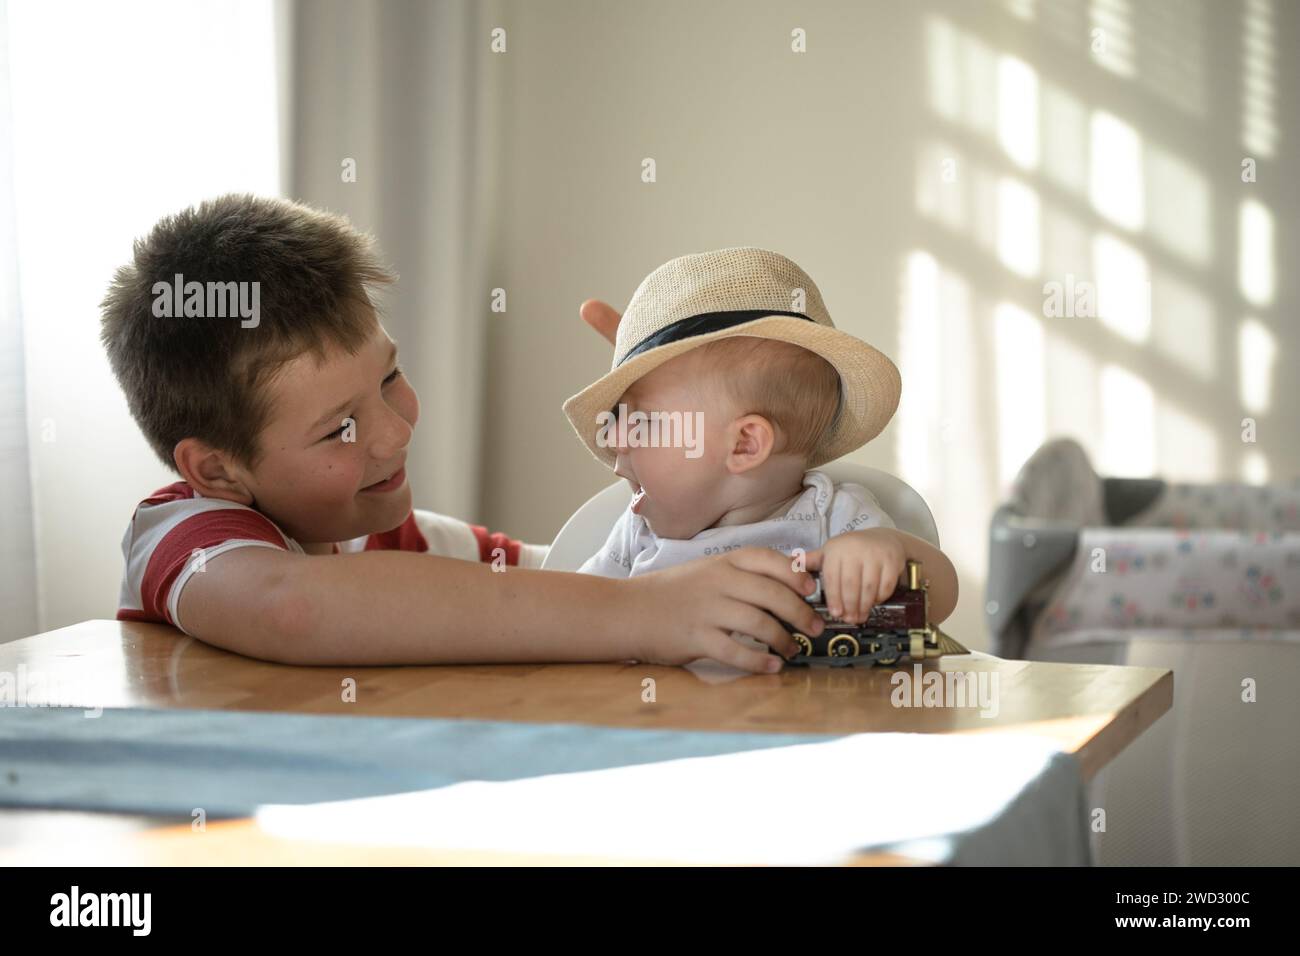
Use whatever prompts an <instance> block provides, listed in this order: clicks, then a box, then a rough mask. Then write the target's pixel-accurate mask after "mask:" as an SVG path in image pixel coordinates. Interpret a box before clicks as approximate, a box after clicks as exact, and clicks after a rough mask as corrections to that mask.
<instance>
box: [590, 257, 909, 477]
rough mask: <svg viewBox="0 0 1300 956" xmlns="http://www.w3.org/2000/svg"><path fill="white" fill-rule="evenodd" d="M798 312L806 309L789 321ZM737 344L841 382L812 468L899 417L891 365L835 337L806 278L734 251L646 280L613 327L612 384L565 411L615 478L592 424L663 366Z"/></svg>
mask: <svg viewBox="0 0 1300 956" xmlns="http://www.w3.org/2000/svg"><path fill="white" fill-rule="evenodd" d="M799 290H802V293H803V294H802V296H798V294H797V293H798V291H799ZM800 299H802V303H801V302H800ZM799 304H802V305H803V309H802V310H801V311H794V309H793V307H794V306H796V305H799ZM735 335H748V336H756V337H758V338H765V339H777V340H778V341H781V342H792V343H794V344H795V345H800V346H803V347H804V348H806V349H808V350H809V351H812V352H816V353H817V354H818V355H820V356H821V357H822V358H824V359H826V361H828V362H830V363H831V365H833V366H834V367H835V370H836V371H838V372H839V373H840V408H839V413H838V414H837V416H836V418H835V421H834V422H833V423H832V424H831V427H830V428H829V429H827V431H826V434H825V435H824V436H823V438H822V441H821V443H820V444H819V445H818V446H817V448H816V449H815V450H814V452H813V455H812V457H811V459H810V461H809V463H808V467H810V468H815V467H817V466H818V465H822V464H825V463H826V462H828V461H834V460H835V459H836V458H839V457H841V456H843V455H846V454H848V453H849V452H851V451H853V450H854V449H856V448H860V447H862V446H863V445H864V444H866V443H867V442H869V441H870V440H871V439H873V438H875V437H876V436H877V435H878V434H880V432H881V430H882V429H884V427H885V425H887V424H888V423H889V419H890V418H892V417H893V415H894V411H895V410H896V409H897V408H898V397H899V393H900V392H901V391H902V379H901V378H900V376H899V374H898V369H897V368H895V367H894V363H893V362H891V361H890V360H889V359H888V358H887V357H886V356H885V355H884V354H883V353H881V352H879V351H877V350H876V349H874V348H872V347H871V346H870V345H867V344H866V343H865V342H863V341H861V340H859V339H856V338H854V337H853V336H851V335H849V334H848V333H847V332H841V331H839V330H838V329H836V328H835V326H834V324H833V323H832V322H831V317H830V313H828V312H827V311H826V305H825V303H823V302H822V296H821V292H819V291H818V289H817V286H816V284H815V283H814V282H813V281H812V279H811V278H809V276H808V274H807V273H806V272H804V271H803V270H802V269H800V268H799V267H798V266H797V265H795V264H794V263H793V262H791V261H790V260H789V259H787V258H786V257H785V256H782V255H779V254H777V253H775V252H769V251H767V250H766V249H755V248H752V247H740V248H735V249H719V250H717V251H715V252H701V253H696V254H694V255H689V256H682V257H681V258H678V259H673V260H671V261H670V262H666V263H664V264H663V265H661V266H660V267H659V268H658V269H656V270H655V271H654V272H652V273H650V275H648V276H646V278H645V280H644V281H643V282H642V283H641V285H640V286H638V287H637V290H636V292H635V293H634V294H633V296H632V301H631V302H629V303H628V305H627V311H625V312H624V313H623V319H622V321H620V322H619V324H618V339H617V341H616V342H615V343H614V364H613V365H612V366H611V367H610V370H609V374H607V375H605V376H603V377H602V378H601V379H600V380H599V381H597V382H595V383H593V384H592V385H589V386H587V387H586V388H584V389H583V390H582V391H581V392H579V393H578V394H577V395H574V396H573V397H572V398H570V399H569V400H568V401H566V402H565V403H564V413H565V414H566V415H567V416H568V417H569V423H570V424H571V425H572V426H573V429H574V431H576V432H577V433H578V436H579V437H580V438H581V439H582V440H583V442H584V443H585V444H586V446H587V448H588V449H590V451H591V453H592V454H593V455H595V456H596V457H597V458H598V459H600V460H601V461H602V462H604V463H605V464H606V465H608V466H609V467H611V468H612V467H613V466H614V462H615V458H616V454H617V449H615V448H613V447H601V446H600V445H599V444H597V441H596V437H597V435H598V434H599V432H600V419H599V418H598V417H597V416H599V415H600V413H601V412H608V411H610V410H611V409H612V408H614V407H615V406H616V405H617V404H618V401H619V399H620V398H621V397H622V396H623V393H624V392H625V391H627V389H628V388H630V387H631V385H632V383H633V382H635V381H636V380H637V379H639V378H641V377H642V376H643V375H646V374H647V373H649V372H650V371H651V370H653V369H655V368H658V367H659V366H660V365H662V364H663V363H664V362H667V361H668V360H669V359H671V358H675V357H676V356H678V355H681V354H682V353H683V352H687V351H689V350H690V349H693V348H698V347H699V346H701V345H704V344H705V343H706V342H713V341H716V340H717V339H722V338H728V337H730V336H735Z"/></svg>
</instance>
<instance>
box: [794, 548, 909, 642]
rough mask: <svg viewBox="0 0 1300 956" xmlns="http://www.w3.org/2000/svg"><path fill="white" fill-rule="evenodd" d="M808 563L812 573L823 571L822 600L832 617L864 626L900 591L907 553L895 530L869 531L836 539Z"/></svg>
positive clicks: (817, 552)
mask: <svg viewBox="0 0 1300 956" xmlns="http://www.w3.org/2000/svg"><path fill="white" fill-rule="evenodd" d="M805 562H806V566H807V568H808V570H810V571H816V570H818V569H819V568H820V569H821V576H822V600H823V601H824V602H825V604H826V607H827V609H828V610H829V611H830V612H831V614H833V615H834V616H835V617H837V618H839V619H840V620H841V621H847V622H848V623H850V624H861V623H862V622H863V621H865V620H866V619H867V615H868V614H870V613H871V609H872V608H873V607H874V606H875V605H877V604H880V603H881V602H882V601H884V600H885V599H886V598H888V597H889V595H891V594H893V593H894V589H895V588H896V587H898V584H899V580H900V579H901V578H902V576H903V572H904V571H905V570H906V569H907V551H906V549H905V548H904V547H903V538H902V535H900V534H899V533H898V532H897V531H896V530H894V529H893V528H867V529H866V530H864V531H850V532H848V533H847V534H841V535H836V536H835V537H834V538H831V539H830V540H829V541H827V542H826V544H825V545H823V546H822V547H821V548H819V549H818V550H816V551H812V552H810V553H809V554H808V555H807V556H806V559H805Z"/></svg>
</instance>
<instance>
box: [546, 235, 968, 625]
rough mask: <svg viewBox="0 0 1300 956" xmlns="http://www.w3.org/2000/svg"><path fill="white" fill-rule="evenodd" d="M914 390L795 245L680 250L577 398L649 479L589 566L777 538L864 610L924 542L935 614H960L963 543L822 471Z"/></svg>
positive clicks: (647, 288)
mask: <svg viewBox="0 0 1300 956" xmlns="http://www.w3.org/2000/svg"><path fill="white" fill-rule="evenodd" d="M900 391H901V380H900V377H899V374H898V370H897V369H896V368H895V367H894V364H893V363H892V362H891V361H890V360H889V359H888V358H886V357H885V356H884V355H883V354H882V353H880V352H879V351H877V350H876V349H874V348H872V347H871V346H869V345H867V344H866V343H865V342H862V341H860V340H858V339H856V338H854V337H853V336H850V335H848V334H847V333H844V332H841V331H839V330H837V329H836V328H835V327H834V325H833V324H832V323H831V319H830V315H829V314H828V312H827V311H826V307H825V304H824V303H823V302H822V298H821V293H820V292H819V291H818V290H817V287H816V285H815V284H814V283H813V281H812V279H811V278H809V277H808V275H807V274H806V273H805V272H804V271H803V270H802V269H800V268H799V267H798V266H797V265H795V264H794V263H793V262H791V261H790V260H789V259H786V258H785V257H784V256H780V255H778V254H776V253H773V252H768V251H766V250H762V249H754V248H737V249H723V250H720V251H717V252H708V253H701V254H697V255H690V256H683V257H681V258H679V259H674V260H672V261H670V262H668V263H665V264H664V265H662V266H660V267H659V268H658V269H656V270H655V271H654V272H652V273H651V274H650V275H649V276H648V277H647V278H646V279H645V281H643V282H642V283H641V285H640V287H638V289H637V291H636V293H635V294H634V295H633V297H632V301H631V302H630V303H629V304H628V307H627V311H626V313H625V314H624V316H623V319H622V321H621V322H620V324H619V328H618V339H617V342H616V344H615V349H614V364H613V368H612V369H611V371H610V372H609V374H608V375H606V376H604V377H603V378H601V379H600V380H599V381H598V382H596V383H595V384H593V385H591V386H589V387H588V388H586V389H584V390H583V391H582V392H580V393H579V394H577V395H575V396H573V397H572V398H570V399H569V400H568V401H567V402H565V405H564V410H565V413H566V414H567V415H568V417H569V421H570V422H571V424H572V425H573V427H574V429H575V430H576V431H577V432H578V434H579V436H580V437H581V438H582V439H583V441H584V442H585V443H586V445H587V446H588V448H589V449H591V451H592V453H593V454H595V455H596V457H597V458H599V459H600V460H601V461H603V462H604V463H605V464H607V465H609V466H611V467H613V469H614V472H615V474H617V475H620V476H621V477H623V478H625V479H627V481H628V482H629V483H630V484H631V486H632V490H633V492H634V494H633V497H632V501H631V503H630V504H629V506H628V508H627V510H626V511H625V512H624V513H623V514H622V516H621V517H620V518H619V520H618V522H617V523H616V524H615V526H614V528H613V530H612V531H611V533H610V535H609V538H608V540H607V541H606V542H605V544H604V545H603V546H602V547H601V549H600V551H599V552H598V553H596V554H594V555H593V556H592V557H591V558H590V559H588V560H587V562H586V563H585V564H583V566H582V567H581V568H580V569H579V570H580V571H582V572H586V573H590V574H599V575H604V576H607V577H630V576H633V575H638V574H644V573H647V572H650V571H656V570H659V569H661V568H665V567H669V566H672V565H676V564H680V563H682V562H685V561H689V560H691V559H693V558H697V557H701V556H705V555H710V554H717V553H721V552H725V551H729V550H732V549H734V548H740V547H745V546H748V545H757V546H761V547H768V548H775V549H777V550H779V551H782V552H784V553H786V554H788V555H791V556H792V560H800V559H801V560H802V561H803V562H804V566H805V567H806V568H807V570H810V571H820V573H821V578H822V587H823V595H824V599H825V602H826V604H827V606H828V608H829V610H830V612H831V613H832V614H833V615H835V616H836V617H838V618H840V619H842V620H845V621H849V622H852V623H860V622H862V621H864V620H865V619H866V617H867V614H868V613H869V612H870V610H871V608H872V606H873V605H875V604H878V603H880V602H882V601H884V600H885V599H886V598H887V597H888V596H889V595H890V594H891V593H892V592H893V590H894V588H895V587H896V586H897V585H898V583H899V580H900V577H901V576H902V574H903V571H904V569H905V567H906V562H907V559H908V558H913V559H915V560H917V561H920V562H921V563H922V566H923V567H924V569H925V573H926V575H927V576H928V578H929V588H930V611H931V620H932V621H933V622H934V623H938V622H940V621H942V620H944V619H945V618H946V617H947V616H948V615H949V614H950V613H951V612H952V609H953V607H954V606H955V604H956V600H957V576H956V572H955V571H954V570H953V567H952V563H951V562H950V561H949V560H948V558H947V557H946V556H945V555H944V554H943V553H942V552H941V551H939V550H938V549H937V548H934V547H933V546H931V545H930V544H929V543H927V542H926V541H923V540H922V539H920V538H918V537H916V536H914V535H910V534H907V533H905V532H902V531H899V530H898V529H897V528H895V527H894V522H893V521H892V520H891V519H890V517H889V515H887V514H886V513H885V512H884V511H883V509H882V508H881V507H880V504H879V503H878V502H877V501H876V499H875V498H874V497H873V496H872V494H871V492H870V491H868V490H867V489H866V488H864V487H862V486H861V485H857V484H850V483H838V484H837V483H834V482H832V481H831V479H830V478H829V477H828V476H827V475H826V473H825V472H822V471H819V470H817V466H819V465H822V464H825V463H826V462H830V461H833V460H835V459H837V458H840V457H841V456H843V455H845V454H848V453H849V452H851V451H853V450H854V449H856V448H859V447H861V446H862V445H863V444H865V443H866V442H868V441H870V440H871V439H872V438H874V437H875V436H876V435H877V434H879V433H880V431H881V430H882V429H883V428H884V427H885V425H886V424H887V423H888V421H889V419H890V418H891V417H892V415H893V413H894V411H895V409H896V408H897V406H898V398H899V394H900ZM756 613H761V612H756Z"/></svg>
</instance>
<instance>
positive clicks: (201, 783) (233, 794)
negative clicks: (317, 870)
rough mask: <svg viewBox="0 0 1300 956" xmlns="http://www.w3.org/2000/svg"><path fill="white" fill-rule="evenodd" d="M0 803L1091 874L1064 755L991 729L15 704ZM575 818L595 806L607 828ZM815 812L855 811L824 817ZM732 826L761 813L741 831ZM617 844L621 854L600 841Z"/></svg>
mask: <svg viewBox="0 0 1300 956" xmlns="http://www.w3.org/2000/svg"><path fill="white" fill-rule="evenodd" d="M746 755H748V756H746ZM692 758H697V759H692ZM597 771H599V773H596V772H597ZM732 787H738V788H742V789H740V790H738V791H737V792H735V793H730V792H728V790H729V788H732ZM783 787H785V788H788V787H796V788H797V789H796V790H794V791H792V792H791V793H785V794H782V792H781V788H783ZM799 794H802V795H804V797H806V800H807V806H808V810H809V818H808V820H807V821H806V823H792V824H791V825H790V826H788V827H785V828H783V829H784V830H785V831H787V833H788V835H789V839H787V840H785V842H784V843H783V842H782V840H779V839H773V838H771V837H768V836H764V837H763V838H760V839H754V834H755V833H756V832H763V833H770V832H771V831H772V829H773V826H774V824H775V821H776V820H778V819H779V818H781V817H782V816H785V815H786V811H788V810H790V809H791V807H792V806H797V803H791V802H790V801H792V800H794V801H798V800H799V799H802V798H801V797H800V796H799ZM384 795H388V796H384ZM393 795H396V796H393ZM364 798H371V799H364ZM340 801H343V802H340ZM640 803H644V806H639V805H638V804H640ZM304 804H321V806H312V807H304V806H301V805H304ZM0 805H3V806H7V807H48V808H59V809H77V810H93V811H116V812H133V813H150V814H161V815H177V816H183V817H186V818H188V817H189V816H190V814H191V813H192V811H193V810H194V809H196V808H202V809H203V810H204V811H205V813H206V814H207V816H208V817H209V818H220V817H229V816H249V815H252V814H253V813H254V812H255V811H256V810H257V808H259V807H268V806H269V807H270V809H268V810H264V811H263V816H264V817H265V818H266V819H268V820H274V821H277V822H278V825H279V826H280V827H282V828H283V829H284V831H285V833H286V835H298V836H307V837H314V838H325V837H324V836H322V835H321V834H330V835H336V834H338V833H347V834H348V835H349V837H350V838H355V839H357V840H360V841H362V842H374V843H399V844H401V845H417V846H418V845H431V846H448V845H465V846H477V847H482V848H487V849H494V848H498V847H496V846H495V845H494V844H493V840H494V839H496V838H497V836H498V835H499V837H500V839H504V840H507V845H508V846H512V847H514V848H517V849H521V850H523V849H526V847H525V846H524V845H521V842H520V841H523V843H525V844H526V843H529V842H530V841H532V840H534V839H537V840H541V841H542V843H541V844H539V845H538V846H537V847H533V849H535V850H537V852H547V851H548V848H550V847H551V846H552V843H553V844H554V847H555V848H556V849H558V850H565V849H568V850H570V851H571V852H583V849H582V847H584V846H585V845H586V844H587V843H591V844H592V850H591V852H596V851H600V850H604V851H605V852H607V853H608V852H625V853H626V854H627V855H642V856H646V857H656V856H658V857H663V858H670V859H683V860H686V859H690V858H691V857H692V854H696V853H698V854H699V855H700V856H701V858H704V859H713V860H715V861H718V862H728V861H735V862H744V861H748V860H749V859H750V857H751V856H753V855H754V854H757V858H756V859H757V860H758V861H766V862H803V861H806V862H815V861H816V860H818V859H823V858H828V856H830V855H833V854H834V853H838V852H840V851H841V850H842V851H843V852H845V853H847V852H851V851H853V850H857V849H866V848H868V847H871V848H889V847H893V848H896V849H900V850H904V851H906V852H908V853H911V854H913V855H919V856H924V857H926V858H930V859H934V860H936V861H938V862H948V863H957V864H1014V863H1027V864H1039V863H1042V864H1062V865H1074V864H1086V863H1089V862H1090V855H1089V844H1088V833H1087V827H1086V817H1085V809H1084V799H1083V787H1082V781H1081V778H1080V775H1079V769H1078V763H1077V761H1076V760H1075V759H1074V758H1073V757H1071V756H1070V755H1068V754H1064V753H1061V752H1060V751H1058V750H1055V748H1052V747H1049V746H1048V745H1046V744H1044V743H1043V742H1042V741H1040V740H1037V739H1036V738H1008V737H1007V736H1006V735H1001V734H997V735H981V734H974V735H959V736H957V735H954V736H949V735H926V734H856V735H851V736H847V737H846V736H837V735H827V734H765V733H764V734H756V733H716V732H697V731H677V730H640V729H630V728H614V727H595V726H588V725H582V724H536V723H515V722H505V721H482V720H431V719H423V718H385V717H363V716H356V717H349V716H319V715H304V714H283V713H259V712H247V711H209V710H137V709H123V710H112V709H110V710H105V711H104V712H103V715H102V716H101V717H98V718H87V717H86V716H85V712H84V711H82V710H80V709H72V708H32V709H26V708H18V709H5V710H2V711H0ZM295 805H296V806H295ZM584 805H588V806H596V805H603V809H602V810H601V811H600V812H601V813H604V814H606V817H604V818H601V817H599V816H598V815H597V816H593V815H590V814H589V813H588V811H586V810H582V809H581V808H582V807H583V806H584ZM832 805H843V806H844V807H845V808H851V811H852V812H851V813H847V814H839V815H840V816H844V817H846V818H852V817H870V818H869V819H865V818H864V819H863V820H861V821H860V822H859V823H850V824H847V825H845V824H843V823H838V824H837V823H834V822H833V820H834V818H835V817H836V816H837V814H833V813H828V812H827V810H828V808H829V807H830V806H832ZM494 807H495V809H493V808H494ZM744 807H748V808H750V809H748V810H746V809H741V808H744ZM873 807H875V808H880V809H879V810H878V811H877V812H875V815H874V816H872V815H871V814H870V813H867V811H870V810H871V808H873ZM620 808H625V809H620ZM750 812H753V813H756V814H758V816H757V817H756V818H755V820H754V821H751V822H745V814H746V813H750ZM453 814H454V819H453V816H452V815H453ZM530 814H535V815H537V818H536V820H533V819H532V817H530ZM404 815H405V816H404ZM796 816H797V814H796ZM570 817H571V819H570ZM700 820H707V821H712V822H710V823H708V834H707V835H706V836H705V837H703V838H701V837H700V836H699V835H698V834H696V835H693V836H692V837H691V839H690V841H689V842H684V843H682V844H681V845H677V846H675V845H673V835H674V834H681V833H684V832H686V831H687V830H688V829H689V828H690V827H691V826H694V825H696V824H697V823H698V821H700ZM448 821H450V822H448ZM756 823H758V824H761V831H756V830H755V824H756ZM395 827H396V828H397V829H394V828H395ZM512 827H513V828H515V830H516V831H517V832H514V833H510V832H509V831H510V830H511V828H512ZM566 827H567V829H566ZM602 827H604V828H605V829H604V830H602V829H601V828H602ZM655 827H662V828H663V830H664V832H663V833H662V834H658V835H656V834H655V833H654V832H652V831H654V828H655ZM801 827H803V829H800V828H801ZM731 830H735V834H734V839H733V837H732V836H729V833H730V831H731ZM624 837H626V839H627V840H629V841H631V842H630V843H629V844H628V846H626V847H625V848H622V849H620V846H619V845H618V844H617V842H616V843H615V844H611V840H614V841H621V840H623V839H624ZM548 840H549V841H552V843H547V842H546V841H548ZM637 841H641V843H638V842H637ZM729 841H730V842H729ZM642 843H644V844H645V846H646V849H645V850H643V849H642ZM750 847H753V849H751V848H750ZM503 848H504V847H503ZM656 850H662V852H654V851H656Z"/></svg>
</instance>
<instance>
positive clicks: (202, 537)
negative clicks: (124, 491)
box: [117, 482, 302, 633]
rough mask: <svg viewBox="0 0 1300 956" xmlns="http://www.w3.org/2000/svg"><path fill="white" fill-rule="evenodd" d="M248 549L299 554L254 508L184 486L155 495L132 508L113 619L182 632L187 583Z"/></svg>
mask: <svg viewBox="0 0 1300 956" xmlns="http://www.w3.org/2000/svg"><path fill="white" fill-rule="evenodd" d="M246 547H261V548H278V549H280V550H282V551H299V552H300V551H301V550H302V548H301V547H300V546H298V544H297V542H294V541H293V540H292V539H290V538H288V537H286V536H285V535H284V534H283V533H282V532H281V531H280V529H279V528H277V527H276V526H275V524H274V523H273V522H272V521H271V520H270V519H269V518H267V517H266V516H265V515H263V514H262V513H261V512H259V511H257V510H255V509H253V508H249V507H247V506H245V505H240V504H236V503H235V502H230V501H222V500H220V499H216V498H202V497H199V496H196V495H194V494H193V493H192V491H190V490H189V487H188V485H184V483H183V482H178V483H177V484H175V485H172V486H170V487H169V488H164V489H162V490H160V491H158V492H155V494H154V495H153V496H152V497H150V498H148V499H146V500H145V501H143V502H141V503H140V505H139V506H138V507H137V508H136V511H135V514H134V515H133V516H132V519H131V524H130V526H128V528H127V529H126V534H125V535H124V536H123V538H122V557H123V559H124V562H125V569H124V572H123V575H122V588H121V592H120V594H119V598H118V611H117V619H118V620H119V621H153V622H159V623H166V624H171V625H172V626H174V627H177V628H179V629H180V630H182V631H185V627H184V625H183V624H182V623H181V621H180V619H179V615H178V610H177V609H178V607H179V604H180V596H181V592H182V591H183V590H184V588H185V585H186V584H187V583H188V582H189V580H190V578H191V577H193V575H195V574H199V573H202V572H203V570H204V569H205V568H206V566H207V562H208V561H210V560H212V559H213V558H215V557H216V556H217V555H219V554H224V553H226V552H227V551H232V550H234V549H236V548H246ZM185 633H189V632H188V631H186V632H185Z"/></svg>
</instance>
